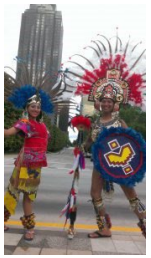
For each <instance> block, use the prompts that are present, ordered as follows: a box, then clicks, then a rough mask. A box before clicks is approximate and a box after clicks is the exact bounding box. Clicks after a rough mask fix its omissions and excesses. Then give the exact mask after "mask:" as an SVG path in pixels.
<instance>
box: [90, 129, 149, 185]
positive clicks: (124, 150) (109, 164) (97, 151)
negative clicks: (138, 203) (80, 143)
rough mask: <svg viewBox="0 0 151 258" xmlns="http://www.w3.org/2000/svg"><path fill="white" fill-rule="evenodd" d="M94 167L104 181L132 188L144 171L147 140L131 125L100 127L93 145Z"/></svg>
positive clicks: (141, 177) (141, 178)
mask: <svg viewBox="0 0 151 258" xmlns="http://www.w3.org/2000/svg"><path fill="white" fill-rule="evenodd" d="M92 153H93V161H94V167H95V168H96V169H97V170H98V171H99V172H100V173H101V175H102V177H103V178H104V179H106V180H107V181H113V182H115V183H118V184H121V185H122V184H123V185H126V186H128V187H132V186H134V185H135V183H136V182H140V181H142V180H143V178H144V175H145V172H146V143H145V141H144V140H143V138H142V136H141V134H139V133H137V132H136V131H135V130H133V129H131V128H121V127H118V128H113V127H111V128H109V129H107V128H103V131H102V132H101V133H100V134H99V136H98V137H97V140H96V142H95V143H94V144H93V146H92Z"/></svg>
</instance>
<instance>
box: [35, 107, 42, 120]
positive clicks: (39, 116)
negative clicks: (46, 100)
mask: <svg viewBox="0 0 151 258" xmlns="http://www.w3.org/2000/svg"><path fill="white" fill-rule="evenodd" d="M42 115H43V114H42V110H41V111H40V114H39V115H38V116H37V118H36V121H37V122H40V119H41V118H42Z"/></svg>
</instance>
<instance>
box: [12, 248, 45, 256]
mask: <svg viewBox="0 0 151 258" xmlns="http://www.w3.org/2000/svg"><path fill="white" fill-rule="evenodd" d="M40 250H41V249H40V248H34V247H17V248H16V249H15V251H14V253H13V255H39V254H40Z"/></svg>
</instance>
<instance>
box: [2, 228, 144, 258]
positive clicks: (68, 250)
mask: <svg viewBox="0 0 151 258" xmlns="http://www.w3.org/2000/svg"><path fill="white" fill-rule="evenodd" d="M35 232H36V235H35V238H34V240H33V241H25V240H24V238H23V233H24V231H23V229H22V228H21V227H19V228H17V227H14V228H13V227H10V230H9V231H7V232H5V234H4V243H5V248H4V255H145V254H146V240H145V238H144V237H143V236H142V235H141V232H121V231H112V238H99V239H89V238H88V237H87V233H88V232H91V231H88V230H86V231H84V230H83V231H80V230H77V232H76V235H75V237H74V239H73V240H68V239H67V235H66V231H65V230H63V229H54V228H49V229H48V228H43V229H39V228H38V227H37V228H36V230H35Z"/></svg>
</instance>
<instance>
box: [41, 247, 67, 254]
mask: <svg viewBox="0 0 151 258" xmlns="http://www.w3.org/2000/svg"><path fill="white" fill-rule="evenodd" d="M66 253H67V251H66V250H65V249H53V248H43V249H42V250H41V253H40V254H41V255H66Z"/></svg>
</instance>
